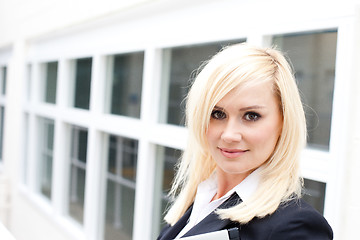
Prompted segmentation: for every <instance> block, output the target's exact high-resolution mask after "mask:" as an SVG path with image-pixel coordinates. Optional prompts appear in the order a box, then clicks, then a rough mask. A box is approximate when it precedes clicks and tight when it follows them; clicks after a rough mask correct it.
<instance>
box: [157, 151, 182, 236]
mask: <svg viewBox="0 0 360 240" xmlns="http://www.w3.org/2000/svg"><path fill="white" fill-rule="evenodd" d="M181 154H182V152H181V151H180V150H178V149H174V148H169V147H163V146H158V147H157V157H156V158H157V162H156V165H157V166H158V168H157V174H156V176H157V177H158V179H156V183H157V184H156V185H157V186H155V188H158V189H156V190H155V194H158V196H155V204H158V206H157V207H155V211H157V212H156V213H154V216H157V218H158V219H154V225H155V226H154V233H155V235H157V234H158V233H159V232H160V230H161V229H162V228H163V227H164V226H165V222H164V220H163V218H164V215H163V214H164V213H165V212H166V209H167V208H168V207H170V205H169V204H170V200H171V199H169V197H168V193H169V191H170V189H171V184H172V182H173V179H174V176H175V164H176V163H177V161H178V160H179V158H180V157H181Z"/></svg>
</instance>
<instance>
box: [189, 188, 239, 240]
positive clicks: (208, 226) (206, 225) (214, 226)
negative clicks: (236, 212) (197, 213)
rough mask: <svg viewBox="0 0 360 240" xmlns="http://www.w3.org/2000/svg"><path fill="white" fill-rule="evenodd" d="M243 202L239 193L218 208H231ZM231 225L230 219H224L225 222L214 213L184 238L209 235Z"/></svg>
mask: <svg viewBox="0 0 360 240" xmlns="http://www.w3.org/2000/svg"><path fill="white" fill-rule="evenodd" d="M241 202H242V200H241V198H240V197H239V195H237V193H236V192H234V193H233V194H232V195H231V196H230V197H229V198H228V199H227V200H226V201H225V202H224V203H223V204H221V205H220V206H219V207H218V208H220V209H226V208H230V207H233V206H235V205H237V204H239V203H241ZM230 223H231V220H230V219H224V220H223V219H220V218H219V216H218V215H217V214H216V213H215V212H214V211H213V212H212V213H210V214H209V215H208V216H207V217H205V218H204V219H203V220H202V221H201V222H199V223H198V224H196V225H195V226H194V227H193V228H191V229H190V230H189V231H188V232H187V233H186V234H185V235H184V236H183V237H188V236H193V235H198V234H202V233H208V232H214V231H218V230H222V229H224V228H225V227H226V226H227V225H229V224H230ZM184 226H185V225H184Z"/></svg>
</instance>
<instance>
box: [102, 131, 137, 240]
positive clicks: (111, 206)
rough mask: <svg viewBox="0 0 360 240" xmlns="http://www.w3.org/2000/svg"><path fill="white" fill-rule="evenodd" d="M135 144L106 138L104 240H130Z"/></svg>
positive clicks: (112, 137) (135, 164)
mask: <svg viewBox="0 0 360 240" xmlns="http://www.w3.org/2000/svg"><path fill="white" fill-rule="evenodd" d="M137 152H138V141H137V140H133V139H128V138H123V137H118V136H114V135H110V136H109V147H108V164H107V172H106V205H105V213H106V216H105V231H104V232H105V237H104V239H106V240H116V239H124V240H126V239H129V240H131V239H132V231H133V220H134V204H135V186H136V185H135V178H136V166H137Z"/></svg>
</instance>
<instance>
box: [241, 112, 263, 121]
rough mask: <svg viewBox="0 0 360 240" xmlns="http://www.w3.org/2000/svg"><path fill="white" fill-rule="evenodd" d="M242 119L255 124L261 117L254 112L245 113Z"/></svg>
mask: <svg viewBox="0 0 360 240" xmlns="http://www.w3.org/2000/svg"><path fill="white" fill-rule="evenodd" d="M244 118H245V120H246V121H251V122H255V121H257V120H259V119H260V118H261V115H260V114H258V113H256V112H247V113H246V114H245V115H244Z"/></svg>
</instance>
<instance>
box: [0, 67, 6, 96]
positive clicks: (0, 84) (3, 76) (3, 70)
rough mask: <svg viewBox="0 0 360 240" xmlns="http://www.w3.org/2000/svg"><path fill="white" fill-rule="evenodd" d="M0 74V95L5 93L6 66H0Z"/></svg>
mask: <svg viewBox="0 0 360 240" xmlns="http://www.w3.org/2000/svg"><path fill="white" fill-rule="evenodd" d="M0 70H1V71H0V74H1V77H0V80H1V81H0V89H1V91H0V92H1V95H4V96H5V94H6V77H7V68H6V67H1V68H0Z"/></svg>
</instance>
